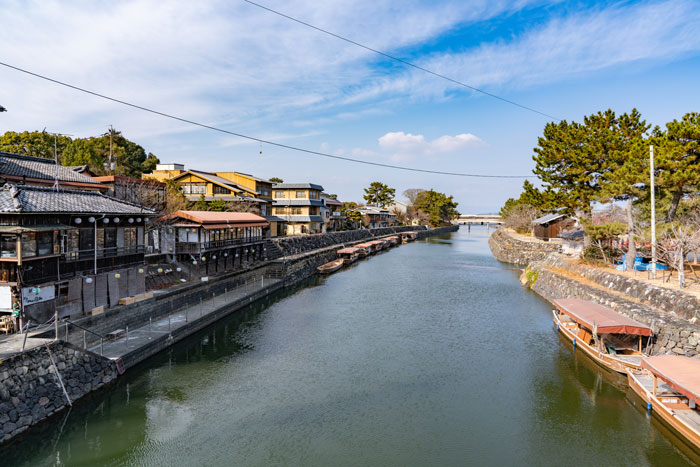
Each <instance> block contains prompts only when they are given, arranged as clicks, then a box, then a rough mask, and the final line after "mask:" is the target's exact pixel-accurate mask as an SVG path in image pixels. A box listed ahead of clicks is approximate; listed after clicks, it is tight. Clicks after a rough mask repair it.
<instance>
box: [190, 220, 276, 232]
mask: <svg viewBox="0 0 700 467" xmlns="http://www.w3.org/2000/svg"><path fill="white" fill-rule="evenodd" d="M266 226H267V222H251V223H248V224H205V225H203V226H202V227H204V228H205V229H207V230H216V229H235V228H240V227H266Z"/></svg>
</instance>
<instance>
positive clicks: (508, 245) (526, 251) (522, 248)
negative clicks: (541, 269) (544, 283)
mask: <svg viewBox="0 0 700 467" xmlns="http://www.w3.org/2000/svg"><path fill="white" fill-rule="evenodd" d="M489 248H491V252H492V253H493V256H494V258H496V259H497V260H498V261H501V262H502V263H509V264H515V265H516V266H520V267H523V268H524V267H526V266H527V265H528V264H530V263H532V262H533V261H539V260H541V259H544V258H545V257H546V256H547V255H549V254H550V253H556V252H559V251H560V249H561V246H560V245H558V244H556V243H548V242H524V241H522V240H518V239H517V238H515V237H513V236H511V235H508V233H507V231H506V230H505V229H504V228H500V229H498V230H496V231H495V232H494V233H493V234H491V236H490V237H489Z"/></svg>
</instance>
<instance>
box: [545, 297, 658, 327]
mask: <svg viewBox="0 0 700 467" xmlns="http://www.w3.org/2000/svg"><path fill="white" fill-rule="evenodd" d="M552 303H554V306H556V307H557V308H559V310H561V312H562V313H564V314H566V315H568V316H570V317H571V318H573V319H574V320H575V321H576V322H577V323H579V324H582V325H584V326H586V327H587V328H589V329H591V330H593V329H594V327H597V328H598V333H599V334H635V335H639V336H651V335H652V334H653V331H652V330H651V328H650V327H649V326H647V325H645V324H642V323H640V322H638V321H635V320H633V319H632V318H628V317H627V316H625V315H621V314H620V313H617V312H615V311H613V310H611V309H610V308H608V307H605V306H603V305H600V304H598V303H595V302H591V301H588V300H581V299H579V298H566V299H560V300H554V302H552Z"/></svg>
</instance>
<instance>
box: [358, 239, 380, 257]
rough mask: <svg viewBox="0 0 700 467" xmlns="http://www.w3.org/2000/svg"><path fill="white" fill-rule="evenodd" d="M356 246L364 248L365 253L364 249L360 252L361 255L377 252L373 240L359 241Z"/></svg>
mask: <svg viewBox="0 0 700 467" xmlns="http://www.w3.org/2000/svg"><path fill="white" fill-rule="evenodd" d="M355 248H362V250H364V253H363V252H362V251H361V252H359V253H360V256H361V257H364V256H369V255H371V254H373V253H374V252H375V247H374V244H373V243H372V242H366V243H358V244H357V245H355Z"/></svg>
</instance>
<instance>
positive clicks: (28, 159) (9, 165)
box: [0, 151, 100, 185]
mask: <svg viewBox="0 0 700 467" xmlns="http://www.w3.org/2000/svg"><path fill="white" fill-rule="evenodd" d="M0 175H9V176H14V177H26V178H37V179H43V180H53V179H54V178H55V177H56V176H57V177H58V180H59V182H75V183H90V184H94V185H99V184H100V182H98V181H97V180H94V179H93V178H92V177H89V176H87V175H84V174H82V173H79V172H76V171H75V170H73V169H72V168H71V167H64V166H62V165H60V164H59V165H56V163H55V162H54V161H53V159H45V158H43V157H34V156H22V155H20V154H12V153H9V152H2V151H0Z"/></svg>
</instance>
